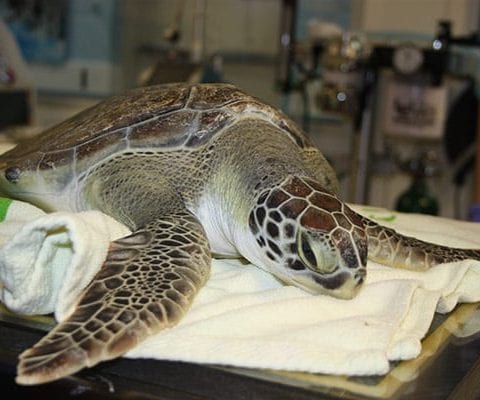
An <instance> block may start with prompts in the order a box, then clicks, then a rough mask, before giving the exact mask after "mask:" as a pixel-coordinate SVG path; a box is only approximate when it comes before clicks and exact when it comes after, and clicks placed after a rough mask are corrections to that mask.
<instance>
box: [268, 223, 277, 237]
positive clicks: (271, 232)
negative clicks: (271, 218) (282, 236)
mask: <svg viewBox="0 0 480 400" xmlns="http://www.w3.org/2000/svg"><path fill="white" fill-rule="evenodd" d="M267 232H268V234H269V235H270V236H271V237H272V238H273V239H276V238H278V234H279V231H278V226H277V225H276V224H274V223H273V222H269V223H268V224H267Z"/></svg>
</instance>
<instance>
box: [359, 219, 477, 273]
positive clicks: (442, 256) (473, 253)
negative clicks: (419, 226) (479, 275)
mask: <svg viewBox="0 0 480 400" xmlns="http://www.w3.org/2000/svg"><path fill="white" fill-rule="evenodd" d="M362 222H363V224H364V225H365V230H366V233H367V236H368V258H369V259H371V260H373V261H376V262H379V263H381V264H384V265H388V266H390V267H394V268H404V269H409V270H413V271H425V270H427V269H429V268H431V267H433V266H435V265H438V264H443V263H448V262H454V261H461V260H467V259H472V260H479V261H480V249H458V248H452V247H447V246H441V245H438V244H433V243H429V242H425V241H423V240H420V239H416V238H413V237H410V236H405V235H402V234H400V233H398V232H396V231H395V230H394V229H391V228H387V227H385V226H382V225H379V224H377V223H376V222H374V221H372V220H370V219H368V218H365V217H362Z"/></svg>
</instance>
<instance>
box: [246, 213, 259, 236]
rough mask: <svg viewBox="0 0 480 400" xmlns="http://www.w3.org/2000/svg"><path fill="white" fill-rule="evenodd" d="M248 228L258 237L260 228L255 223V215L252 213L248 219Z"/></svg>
mask: <svg viewBox="0 0 480 400" xmlns="http://www.w3.org/2000/svg"><path fill="white" fill-rule="evenodd" d="M248 226H249V227H250V230H251V231H252V232H253V233H254V234H255V235H256V234H257V233H258V226H257V223H256V221H255V215H254V213H253V212H251V213H250V216H249V217H248Z"/></svg>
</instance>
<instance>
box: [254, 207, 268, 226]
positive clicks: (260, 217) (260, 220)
mask: <svg viewBox="0 0 480 400" xmlns="http://www.w3.org/2000/svg"><path fill="white" fill-rule="evenodd" d="M255 214H256V215H257V221H258V224H259V225H263V221H265V216H266V212H265V210H264V209H263V208H262V207H260V208H257V211H256V212H255Z"/></svg>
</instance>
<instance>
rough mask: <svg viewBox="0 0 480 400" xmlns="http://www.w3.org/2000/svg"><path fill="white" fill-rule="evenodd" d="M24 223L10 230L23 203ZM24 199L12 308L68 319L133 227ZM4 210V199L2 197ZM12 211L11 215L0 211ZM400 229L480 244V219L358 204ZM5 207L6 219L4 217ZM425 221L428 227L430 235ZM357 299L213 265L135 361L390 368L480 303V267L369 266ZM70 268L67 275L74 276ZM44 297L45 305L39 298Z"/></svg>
mask: <svg viewBox="0 0 480 400" xmlns="http://www.w3.org/2000/svg"><path fill="white" fill-rule="evenodd" d="M17 206H18V207H27V208H28V209H29V211H28V212H27V211H22V212H20V213H19V217H22V221H21V223H22V224H25V221H26V220H27V219H28V218H26V214H29V213H31V216H32V222H29V223H27V224H25V226H24V227H23V228H22V229H20V230H18V229H12V228H8V229H5V227H8V224H9V222H8V221H10V220H12V219H15V218H14V215H15V213H14V209H15V207H17ZM30 207H31V206H26V205H23V204H22V203H17V202H14V203H13V204H12V205H11V206H10V209H9V211H8V213H7V214H6V217H7V218H6V220H5V221H6V222H4V223H2V224H0V238H1V237H5V236H11V237H10V239H9V240H7V241H6V243H5V245H4V246H3V248H2V249H1V250H0V279H2V280H3V281H4V282H3V283H4V285H5V287H4V289H3V292H2V299H3V301H4V302H5V304H6V305H7V306H8V307H10V308H13V309H15V310H18V311H22V312H35V313H38V312H50V311H53V310H54V311H55V313H56V317H57V318H58V319H60V320H61V319H62V318H64V317H65V316H66V315H67V314H68V312H69V310H70V307H71V304H72V301H73V298H74V296H75V294H76V293H78V292H79V291H80V290H81V288H82V287H83V286H84V285H85V284H86V283H87V282H88V280H89V279H90V278H91V276H92V275H93V274H94V273H95V271H96V270H97V269H98V268H99V267H100V265H101V260H103V259H104V257H105V254H106V251H107V248H108V242H109V241H110V240H112V239H114V238H115V237H118V236H122V235H123V234H125V232H126V229H125V228H124V227H122V226H119V224H118V223H116V222H115V221H113V220H112V219H110V218H108V217H106V216H103V215H102V214H100V213H98V212H90V213H79V214H66V213H55V214H50V215H47V216H42V217H40V218H39V213H40V212H39V211H38V210H36V209H34V208H30ZM0 208H1V203H0ZM0 211H1V210H0ZM357 211H359V212H361V213H363V214H365V215H367V216H370V217H372V216H373V217H374V218H377V219H379V220H380V222H382V223H386V224H390V225H391V226H393V227H395V228H397V229H399V230H400V231H402V232H404V233H407V234H413V235H415V236H417V237H419V238H423V239H427V240H432V241H436V242H439V243H442V244H446V245H455V246H460V247H461V246H463V247H480V239H477V238H479V237H480V236H479V233H480V225H475V224H469V223H463V222H458V221H451V220H446V219H441V218H435V217H427V216H418V215H406V214H398V213H392V212H390V211H386V210H378V209H372V208H364V207H357ZM1 214H2V213H1V212H0V217H1ZM419 227H420V228H421V229H422V230H419ZM367 268H368V278H367V281H366V284H365V286H364V288H363V289H362V290H361V291H360V293H359V295H358V296H357V297H356V298H355V299H353V300H338V299H333V298H330V297H327V296H312V295H310V294H308V293H305V292H304V291H302V290H300V289H298V288H295V287H291V286H283V285H282V284H280V283H279V282H278V281H277V280H276V279H275V278H274V277H272V276H271V275H269V274H267V273H265V272H263V271H262V270H260V269H258V268H256V267H254V266H253V265H250V264H247V265H245V264H242V263H241V262H240V261H238V260H214V262H213V266H212V274H211V278H210V280H209V281H208V283H207V285H206V286H205V287H204V288H203V289H202V290H201V291H200V293H199V295H198V296H197V298H196V299H195V301H194V304H193V305H192V308H191V310H190V312H189V313H188V314H187V315H186V317H185V318H184V319H183V320H182V321H181V322H180V323H179V324H178V325H177V326H176V327H174V328H171V329H168V330H165V331H162V332H161V333H159V334H157V335H155V336H152V337H150V338H148V339H147V340H146V341H145V342H144V343H142V344H140V345H139V346H137V347H136V348H135V349H133V350H132V351H130V352H129V353H128V354H127V355H126V356H127V357H135V358H137V357H147V358H159V359H170V360H182V361H193V362H201V363H215V364H225V365H235V366H241V367H252V368H272V369H282V370H298V371H309V372H321V373H332V374H347V375H366V374H383V373H386V372H387V371H388V368H389V361H391V360H401V359H409V358H413V357H416V356H417V355H418V354H419V352H420V350H421V339H422V338H423V337H424V335H425V334H426V332H427V330H428V328H429V326H430V324H431V321H432V318H433V315H434V313H435V310H437V311H439V312H448V311H450V310H452V309H453V308H454V307H455V305H456V304H457V302H474V301H480V262H477V261H462V262H458V263H453V264H444V265H439V266H437V267H435V268H433V269H431V270H429V271H427V272H411V271H405V270H398V269H391V268H386V267H384V266H382V265H379V264H376V263H372V262H369V265H368V267H367ZM67 271H68V272H67ZM40 304H42V306H41V307H40V306H39V305H40Z"/></svg>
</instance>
